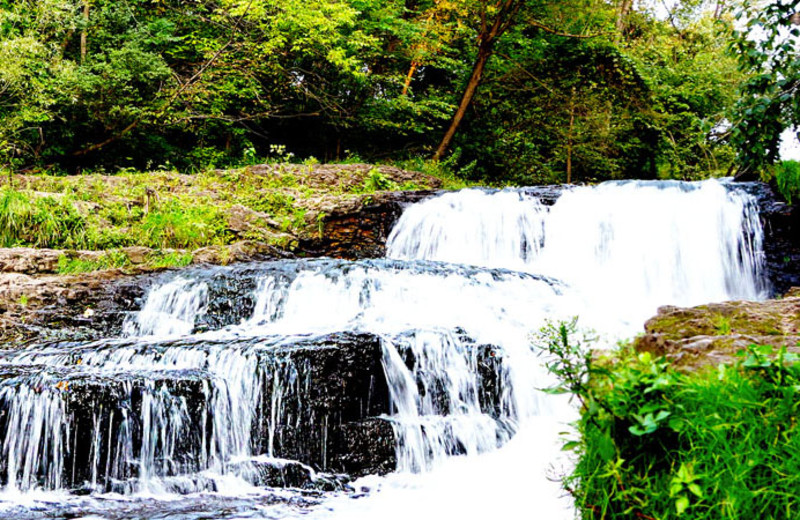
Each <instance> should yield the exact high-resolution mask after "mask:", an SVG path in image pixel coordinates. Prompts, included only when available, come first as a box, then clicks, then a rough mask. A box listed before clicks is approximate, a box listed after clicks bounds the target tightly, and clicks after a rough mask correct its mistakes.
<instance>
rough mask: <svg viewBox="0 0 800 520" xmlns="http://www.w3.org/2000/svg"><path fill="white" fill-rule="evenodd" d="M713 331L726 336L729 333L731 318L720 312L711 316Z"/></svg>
mask: <svg viewBox="0 0 800 520" xmlns="http://www.w3.org/2000/svg"><path fill="white" fill-rule="evenodd" d="M711 321H712V323H713V325H714V331H715V332H716V333H717V334H719V335H720V336H728V335H729V334H730V333H731V318H730V316H725V315H722V314H715V315H713V316H712V317H711Z"/></svg>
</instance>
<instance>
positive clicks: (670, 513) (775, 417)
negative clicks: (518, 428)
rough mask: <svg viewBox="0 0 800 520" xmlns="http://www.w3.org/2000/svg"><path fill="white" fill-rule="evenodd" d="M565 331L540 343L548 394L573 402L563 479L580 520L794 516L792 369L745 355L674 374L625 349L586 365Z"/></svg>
mask: <svg viewBox="0 0 800 520" xmlns="http://www.w3.org/2000/svg"><path fill="white" fill-rule="evenodd" d="M575 334H576V327H575V323H574V322H572V323H568V324H560V325H551V326H549V327H548V329H547V330H545V331H544V332H543V334H542V335H541V336H540V338H539V340H540V341H539V343H540V345H541V346H542V347H543V349H544V351H545V352H547V354H548V356H549V357H548V365H549V366H550V369H551V371H553V372H554V373H555V374H557V375H558V376H559V377H560V379H561V385H560V386H559V387H558V388H556V389H554V390H553V391H555V392H569V393H571V394H573V395H574V396H576V398H578V399H579V400H580V401H581V403H582V410H581V417H580V419H579V420H578V422H577V425H576V426H577V430H578V433H579V434H580V438H579V439H577V440H571V441H568V442H566V443H565V446H564V447H565V449H569V450H574V451H575V452H576V454H577V457H578V460H577V464H576V466H575V468H574V470H573V472H572V474H571V475H569V476H567V477H566V478H565V480H564V485H565V488H566V489H567V490H568V491H569V492H570V493H571V494H572V495H573V497H574V498H575V502H576V506H577V507H578V508H579V510H580V511H581V515H582V517H583V518H585V519H601V518H602V519H620V518H646V519H654V518H658V519H660V520H668V519H674V518H692V519H742V518H771V519H774V518H786V519H789V518H798V517H800V497H799V496H798V493H797V490H798V489H800V424H798V421H797V416H798V408H800V365H799V364H797V361H798V359H797V356H795V355H794V354H790V353H787V352H786V351H785V350H781V351H779V352H777V353H776V352H773V351H772V349H771V348H770V347H756V346H752V347H750V348H749V349H748V350H747V351H746V352H745V353H743V354H742V356H741V359H740V360H739V361H738V362H736V363H734V364H731V365H720V366H719V367H718V368H717V369H716V370H713V369H706V370H699V371H697V372H694V373H682V372H678V371H676V370H674V369H672V368H671V367H670V365H669V363H668V362H667V361H664V360H656V359H653V358H652V357H651V356H650V355H649V354H647V353H641V354H636V353H634V352H633V351H632V350H630V349H627V348H623V349H622V350H620V351H618V352H616V353H614V354H612V355H611V357H610V358H606V359H595V357H594V356H592V354H591V353H589V351H588V349H587V348H586V347H585V344H583V343H581V342H580V341H576V340H575Z"/></svg>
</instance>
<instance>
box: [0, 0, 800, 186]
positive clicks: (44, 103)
mask: <svg viewBox="0 0 800 520" xmlns="http://www.w3.org/2000/svg"><path fill="white" fill-rule="evenodd" d="M640 4H641V5H640ZM647 5H648V3H647V2H642V3H634V2H632V1H630V0H620V1H617V2H610V1H607V0H568V1H564V0H558V1H556V0H496V1H493V2H489V1H486V0H388V1H383V0H381V1H378V0H304V1H299V0H192V1H188V0H0V165H6V166H9V167H11V168H13V169H17V170H20V169H28V170H30V169H33V170H38V169H49V168H55V169H57V170H59V171H66V172H75V171H81V170H85V169H98V168H104V169H105V170H106V171H110V172H113V171H116V170H117V169H119V168H129V167H134V168H139V169H154V168H158V167H160V166H161V167H167V168H177V169H179V170H181V171H200V170H203V169H206V168H208V167H212V166H226V165H231V164H241V163H242V162H248V161H252V160H254V159H257V158H264V157H266V156H270V155H271V156H273V157H274V156H276V155H287V156H288V155H289V154H291V155H292V156H294V157H297V158H307V157H310V156H314V157H316V158H317V159H319V160H321V161H330V160H337V159H342V158H345V157H347V156H351V157H353V156H355V157H361V158H364V159H367V160H371V161H385V160H398V159H408V158H413V157H430V156H431V155H433V154H434V151H436V153H437V156H438V157H439V158H445V157H453V156H454V157H455V158H454V159H452V162H453V164H454V165H455V166H456V168H457V169H459V170H460V171H461V174H462V175H463V176H465V177H472V178H475V179H483V180H485V181H490V182H492V181H496V182H507V181H518V182H528V183H530V182H562V181H565V180H570V181H580V182H583V181H591V180H595V179H597V180H602V179H606V178H625V177H656V176H661V177H673V178H696V177H703V176H708V175H712V174H716V173H720V172H722V173H724V172H726V171H728V170H729V168H730V166H731V164H732V163H733V159H734V154H733V152H732V150H731V148H730V146H729V144H728V139H727V137H728V135H727V134H726V132H725V131H724V130H721V129H722V128H724V125H723V122H724V121H726V116H729V115H730V114H729V111H730V110H731V109H732V107H733V106H734V105H735V104H736V102H737V99H738V98H737V92H738V90H737V88H738V86H739V85H741V84H742V83H743V82H744V81H746V80H747V81H749V83H747V85H748V89H749V90H748V91H747V92H748V94H747V95H748V96H751V97H752V96H753V95H755V94H753V92H755V91H754V90H753V89H754V88H756V87H755V85H761V86H760V87H758V88H761V89H762V90H763V92H761V93H760V94H759V95H760V96H761V97H760V98H759V99H762V100H763V99H766V98H769V99H772V98H771V97H770V96H772V93H773V92H772V90H774V89H775V88H778V89H779V90H780V97H779V100H778V101H777V103H779V104H780V107H783V108H780V110H782V111H783V112H781V113H782V114H783V113H785V112H786V110H789V109H788V108H786V107H787V106H789V105H791V104H792V103H794V104H795V105H796V99H797V96H794V98H793V101H792V100H788V101H787V100H785V99H783V96H784V94H785V93H786V92H788V91H787V90H786V89H787V88H790V87H791V85H788V84H784V83H781V82H785V81H788V79H789V77H790V76H787V77H786V78H784V79H781V80H780V81H777V82H776V77H775V75H776V74H781V72H780V71H781V70H783V69H784V68H786V70H794V69H793V68H792V67H795V68H796V63H794V62H791V60H790V59H789V58H788V57H784V58H780V60H781V61H780V63H778V62H777V61H776V62H775V63H774V65H773V66H771V68H770V73H771V74H772V76H771V78H767V77H766V74H765V73H764V72H763V68H764V65H763V61H764V53H767V52H769V49H768V48H767V47H765V45H767V43H765V44H764V45H761V46H755V44H753V45H750V44H745V43H741V41H740V45H744V46H747V45H750V47H748V49H749V50H747V51H746V55H747V56H751V58H752V59H751V58H748V59H750V61H749V62H748V64H744V65H742V67H737V63H736V60H735V59H734V58H733V57H731V56H730V55H728V54H726V47H727V46H728V44H729V43H730V42H731V38H732V30H733V13H734V12H735V9H736V8H737V6H738V5H739V2H708V1H701V0H685V1H684V2H682V3H680V4H679V7H678V8H676V9H675V10H674V11H673V12H670V13H669V17H668V19H664V17H663V15H661V16H656V14H655V12H654V11H651V10H649V9H648V7H647ZM745 7H747V5H745ZM767 14H768V13H767ZM767 14H765V16H767ZM769 16H771V17H772V18H769V19H767V20H766V21H765V23H769V24H772V25H771V27H777V26H778V25H780V24H782V23H783V21H781V20H779V16H778V14H775V13H773V14H769ZM776 30H777V29H776ZM770 45H771V43H770ZM758 53H760V54H758ZM759 60H760V61H759ZM775 60H778V58H777V57H776V58H775ZM757 69H758V70H757ZM791 77H793V76H791ZM758 78H761V79H760V80H759V79H758ZM778 83H780V85H779V86H777V87H776V86H775V85H777V84H778ZM791 88H794V87H791ZM770 89H772V90H770ZM776 92H777V91H776ZM773 97H774V96H773ZM748 99H749V98H748ZM759 103H761V104H759V106H762V105H764V107H765V108H764V110H763V111H761V112H757V113H758V114H762V115H763V116H764V118H768V117H772V114H773V112H775V111H776V110H778V108H775V107H777V105H775V107H773V105H772V104H769V106H767V105H765V104H764V103H762V102H761V101H759ZM795 105H792V106H795ZM759 110H760V109H759ZM794 110H796V108H795V109H794ZM752 114H753V111H752V110H751V111H750V112H747V113H745V115H744V116H743V117H746V118H748V119H747V121H756V123H753V124H759V125H760V124H762V123H758V121H761V120H759V119H758V118H756V117H755V116H752ZM751 116H752V117H751ZM764 118H762V119H764ZM784 123H785V122H784V121H783V120H781V123H780V124H784ZM764 124H766V123H764ZM776 124H777V123H776ZM736 128H737V130H735V131H734V137H735V139H736V142H737V143H739V144H740V146H742V147H743V149H744V150H749V151H750V152H753V153H756V152H758V150H759V148H758V147H757V146H754V145H753V142H754V141H753V139H756V137H753V135H752V134H753V131H751V130H748V128H751V127H749V126H747V125H743V126H741V129H739V127H738V126H737V127H736ZM759 128H760V127H759ZM776 128H777V127H776ZM448 130H449V131H448ZM444 135H446V136H447V137H446V138H445V139H442V137H443V136H444ZM770 135H771V134H770ZM747 136H750V137H747ZM759 139H760V138H759ZM748 153H749V152H748ZM449 154H452V155H449ZM767 155H768V157H767V159H771V158H773V156H772V155H769V154H767Z"/></svg>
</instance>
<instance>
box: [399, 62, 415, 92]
mask: <svg viewBox="0 0 800 520" xmlns="http://www.w3.org/2000/svg"><path fill="white" fill-rule="evenodd" d="M417 67H419V63H418V62H416V61H412V62H411V67H410V68H409V69H408V74H407V75H406V81H405V83H403V93H402V95H403V96H405V95H408V89H409V87H411V81H412V80H413V79H414V73H415V72H416V71H417Z"/></svg>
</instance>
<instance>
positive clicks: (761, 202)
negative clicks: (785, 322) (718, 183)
mask: <svg viewBox="0 0 800 520" xmlns="http://www.w3.org/2000/svg"><path fill="white" fill-rule="evenodd" d="M736 186H737V188H741V189H745V190H746V191H747V192H748V193H751V194H752V195H754V196H755V197H756V199H757V200H758V207H759V214H760V217H761V224H762V227H763V229H764V254H765V260H766V267H767V275H768V277H769V282H770V284H771V289H772V294H773V295H781V294H784V293H785V292H786V291H788V290H789V289H790V288H792V287H796V286H800V209H798V207H797V206H796V205H789V204H786V203H785V202H782V201H781V197H780V196H779V195H777V194H776V193H775V191H774V190H773V189H772V188H771V187H770V186H769V185H768V184H765V183H763V182H743V183H737V184H736Z"/></svg>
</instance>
